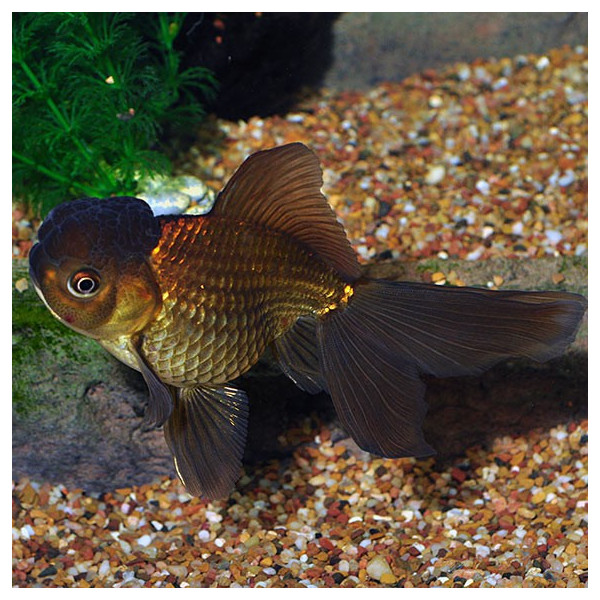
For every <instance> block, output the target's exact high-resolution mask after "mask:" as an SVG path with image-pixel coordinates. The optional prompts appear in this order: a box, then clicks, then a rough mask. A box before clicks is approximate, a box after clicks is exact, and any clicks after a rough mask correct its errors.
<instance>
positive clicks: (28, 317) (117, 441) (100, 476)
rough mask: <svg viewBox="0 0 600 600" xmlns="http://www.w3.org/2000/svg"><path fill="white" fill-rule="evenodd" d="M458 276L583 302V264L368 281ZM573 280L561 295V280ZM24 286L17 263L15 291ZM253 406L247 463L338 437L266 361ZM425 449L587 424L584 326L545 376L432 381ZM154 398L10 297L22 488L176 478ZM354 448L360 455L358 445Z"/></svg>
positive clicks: (17, 473)
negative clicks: (325, 431) (155, 425)
mask: <svg viewBox="0 0 600 600" xmlns="http://www.w3.org/2000/svg"><path fill="white" fill-rule="evenodd" d="M450 267H451V268H452V269H454V270H455V271H457V272H458V274H459V276H460V278H461V279H462V280H463V281H465V282H466V283H467V284H468V285H486V283H487V282H488V281H491V280H492V279H493V276H494V275H502V277H503V278H504V284H503V286H502V287H503V288H521V289H554V288H555V289H568V290H571V291H576V292H579V293H584V294H585V293H586V289H587V283H586V281H587V279H586V277H587V271H586V264H585V262H583V261H582V260H580V259H566V258H559V259H543V260H535V261H509V260H499V261H496V260H494V261H486V262H481V263H473V262H453V264H452V265H449V264H448V262H444V261H431V260H427V261H421V262H418V263H400V262H386V263H381V264H374V265H371V266H369V267H368V268H367V269H366V272H367V274H368V275H370V276H373V277H383V278H388V279H405V280H422V279H427V278H428V277H429V276H430V275H431V273H432V272H434V271H440V270H442V271H444V270H446V268H450ZM559 272H561V273H562V274H563V275H565V280H564V281H563V282H561V283H560V284H558V285H557V284H554V283H553V280H552V275H554V274H557V273H559ZM24 278H26V265H25V264H22V263H19V262H17V261H15V266H14V268H13V279H14V280H15V281H18V280H23V279H24ZM238 384H239V386H240V387H243V388H244V389H245V390H246V391H247V392H248V395H249V397H250V400H251V418H250V431H249V438H248V444H247V450H246V456H245V461H246V462H247V463H256V462H257V461H262V460H268V459H269V458H274V457H282V456H286V455H289V454H290V453H291V451H292V450H293V449H294V447H296V445H297V444H298V443H302V442H310V440H311V439H312V438H313V437H314V436H315V435H316V434H317V433H318V432H319V431H320V428H321V426H322V424H323V423H324V424H326V425H329V426H330V427H332V428H333V430H334V439H336V440H341V439H343V438H344V437H345V434H344V432H343V431H342V430H341V429H340V428H339V426H338V425H337V420H336V417H335V413H334V411H333V408H332V404H331V400H330V399H329V397H328V396H327V395H325V394H319V395H316V396H310V395H308V394H305V393H304V392H302V391H301V390H299V389H298V388H297V387H296V386H295V385H294V384H293V383H292V382H291V381H289V380H288V379H287V378H286V377H285V376H284V375H282V374H281V373H280V372H279V370H278V369H277V367H275V366H274V365H273V364H272V363H271V362H269V360H268V358H266V359H265V360H263V361H261V363H259V364H258V365H257V366H256V367H255V368H254V369H253V370H252V371H251V372H250V373H249V374H247V375H246V376H244V377H242V378H241V380H240V381H239V382H238ZM426 398H427V402H428V404H429V407H430V408H429V412H428V415H427V417H426V421H425V433H426V437H427V439H428V441H429V442H430V443H431V444H432V445H433V446H434V447H435V448H436V449H437V451H438V452H439V456H440V457H441V458H444V457H448V456H453V455H456V454H460V453H461V452H463V451H464V450H465V448H467V447H468V446H470V445H472V444H485V443H486V442H488V441H489V440H491V439H493V438H494V437H496V436H498V435H503V434H508V433H519V432H524V431H527V430H528V429H531V428H535V427H551V426H553V425H556V424H558V423H564V422H568V421H569V420H573V419H580V418H582V417H584V416H585V415H586V414H587V317H586V320H585V321H584V324H583V326H582V328H581V330H580V332H579V334H578V337H577V340H576V342H575V344H574V345H573V347H572V348H571V349H570V350H569V352H568V353H567V354H566V355H565V356H563V357H561V358H558V359H556V360H554V361H551V362H550V363H546V364H544V365H538V364H534V363H532V362H528V361H522V360H518V361H507V362H505V363H503V364H501V365H498V366H497V367H496V368H494V369H492V370H491V371H489V372H488V373H486V374H485V375H483V376H481V377H465V378H452V379H443V380H441V379H440V380H436V379H432V378H429V379H428V390H427V397H426ZM146 402H147V391H146V388H145V384H144V382H143V380H142V378H141V376H140V375H139V374H138V373H137V372H135V371H132V370H131V369H128V368H127V367H125V366H123V365H122V364H121V363H119V362H118V361H116V360H115V359H113V358H112V357H111V356H109V355H108V354H107V353H106V352H104V350H102V349H101V348H100V347H99V346H98V345H97V344H96V343H95V342H93V341H92V340H88V339H86V338H85V337H83V336H80V335H77V334H75V333H73V332H71V331H70V330H68V329H67V328H66V327H64V326H62V325H61V324H60V323H58V322H57V321H56V320H55V319H53V317H51V315H50V313H49V312H48V311H47V310H46V308H45V307H44V306H43V305H42V304H41V302H40V301H39V299H38V298H37V296H36V294H35V292H34V291H33V289H32V288H31V287H29V289H27V290H25V291H23V292H18V291H16V290H14V291H13V477H14V478H15V479H16V478H20V477H22V476H29V477H31V478H34V479H36V480H49V481H53V482H61V483H64V484H66V485H70V486H77V487H83V488H84V489H87V490H96V491H101V490H106V489H111V488H116V487H124V486H129V485H133V484H142V483H148V482H150V481H152V480H154V479H156V478H158V477H161V476H165V475H174V472H173V468H172V463H171V458H170V455H169V452H168V450H167V447H166V445H165V442H164V440H163V436H162V432H161V431H160V430H155V429H148V428H147V427H145V426H144V424H143V413H144V407H145V405H146ZM349 445H350V446H352V444H349Z"/></svg>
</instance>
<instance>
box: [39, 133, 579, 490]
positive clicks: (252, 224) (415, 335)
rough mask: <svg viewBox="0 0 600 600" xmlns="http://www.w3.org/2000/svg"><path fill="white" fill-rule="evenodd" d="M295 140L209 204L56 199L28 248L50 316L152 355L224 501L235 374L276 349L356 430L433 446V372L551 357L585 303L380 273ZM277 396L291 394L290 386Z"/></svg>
mask: <svg viewBox="0 0 600 600" xmlns="http://www.w3.org/2000/svg"><path fill="white" fill-rule="evenodd" d="M322 185H323V179H322V171H321V167H320V164H319V160H318V158H317V156H316V155H315V154H314V153H313V152H312V151H311V150H309V149H308V148H307V147H306V146H305V145H303V144H300V143H292V144H287V145H284V146H280V147H276V148H272V149H268V150H263V151H260V152H257V153H255V154H253V155H251V156H250V157H248V158H247V159H246V160H245V161H244V162H243V163H242V164H241V166H240V167H239V168H238V169H237V171H236V172H235V173H234V174H233V176H232V177H231V179H230V180H229V181H228V182H227V184H226V185H225V187H224V188H223V189H222V191H221V192H220V193H219V194H218V195H217V197H216V200H215V203H214V205H213V207H212V209H211V210H210V212H208V213H206V214H204V215H168V216H154V214H153V213H152V210H151V209H150V207H149V206H148V204H147V203H146V202H144V201H143V200H140V199H138V198H134V197H111V198H107V199H99V198H82V199H76V200H71V201H68V202H65V203H63V204H61V205H59V206H57V207H55V208H54V209H53V210H52V211H51V212H50V213H49V214H48V216H47V218H46V219H45V220H44V221H43V223H42V225H41V227H40V229H39V232H38V241H37V243H36V244H35V245H34V247H33V248H32V250H31V253H30V276H31V280H32V282H33V284H34V286H35V289H36V291H37V292H38V294H39V295H40V297H41V298H42V300H43V301H44V303H45V304H46V306H47V307H48V309H49V310H50V311H51V312H52V314H53V315H54V316H55V317H56V318H58V319H59V320H60V321H62V322H63V323H64V324H65V325H67V326H68V327H70V328H71V329H73V330H75V331H77V332H79V333H81V334H83V335H86V336H89V337H90V338H93V339H95V340H97V342H98V343H100V344H101V345H102V346H103V347H104V348H105V349H106V350H107V351H108V352H110V353H111V354H112V355H114V356H115V357H116V358H117V359H119V360H120V361H122V362H123V363H125V364H126V365H128V366H129V367H132V368H133V369H136V370H137V371H139V372H140V373H141V375H142V376H143V378H144V380H145V382H146V384H147V386H148V390H149V400H148V405H147V409H146V419H147V421H148V423H149V424H151V425H154V426H163V430H164V436H165V440H166V443H167V445H168V447H169V449H170V451H171V453H172V455H173V459H174V465H175V469H176V471H177V473H178V475H179V477H180V479H181V481H182V482H183V484H184V485H185V487H186V489H187V491H188V492H189V493H190V494H192V495H196V496H204V497H207V498H209V499H215V498H219V497H222V496H224V495H226V494H227V493H228V492H230V491H231V489H232V488H233V486H234V485H235V483H236V481H237V479H238V478H239V476H240V474H241V469H242V456H243V452H244V447H245V442H246V435H247V425H248V414H249V401H248V397H247V395H246V394H245V393H244V391H243V390H241V389H238V388H237V387H236V386H234V385H232V384H231V382H232V381H233V380H235V379H236V378H238V377H239V376H240V375H242V374H243V373H245V372H246V371H248V370H249V369H250V368H251V367H252V366H253V365H254V364H255V363H256V362H257V361H258V360H259V358H260V357H261V356H262V355H263V353H264V352H265V351H266V350H267V349H268V348H269V349H271V351H272V353H273V356H274V357H275V359H276V361H277V362H278V364H279V365H280V367H281V369H282V371H283V372H284V373H285V374H286V375H287V376H288V377H289V378H290V379H292V380H293V381H294V382H295V383H296V384H297V385H298V386H299V387H300V388H302V389H303V390H305V391H306V392H309V393H316V392H320V391H325V392H327V393H328V394H329V395H330V396H331V398H332V401H333V404H334V406H335V409H336V411H337V414H338V416H339V419H340V421H341V423H342V425H343V427H344V428H345V429H346V431H347V433H349V435H350V436H351V437H352V438H353V439H354V440H355V441H356V443H357V444H358V445H359V446H360V447H361V448H362V449H364V450H366V451H368V452H370V453H373V454H376V455H379V456H384V457H391V458H395V457H404V456H415V457H424V456H428V455H430V454H432V453H433V450H432V447H431V446H430V445H429V444H428V443H427V441H426V440H425V438H424V434H423V431H422V424H423V420H424V417H425V413H426V410H427V407H426V403H425V400H424V396H425V384H424V382H423V381H422V379H421V376H422V375H433V376H437V377H450V376H458V375H476V374H479V373H482V372H483V371H484V370H485V369H488V368H489V367H491V366H492V365H494V364H495V363H497V362H499V361H501V360H504V359H507V358H510V357H525V358H529V359H533V360H536V361H547V360H549V359H552V358H555V357H557V356H559V355H560V354H561V353H563V352H564V351H565V349H566V348H567V347H568V345H569V344H570V343H571V342H572V341H573V340H574V337H575V334H576V332H577V330H578V327H579V324H580V321H581V319H582V317H583V315H584V313H585V310H586V306H587V301H586V299H585V298H584V297H583V296H580V295H577V294H572V293H567V292H562V291H512V290H511V291H497V290H489V289H479V288H474V287H451V286H437V285H433V284H427V283H420V282H398V281H386V280H378V279H368V278H366V277H364V276H363V275H362V271H361V268H360V266H359V262H358V260H357V258H356V254H355V252H354V251H353V249H352V246H351V245H350V242H349V240H348V238H347V237H346V234H345V231H344V228H343V226H342V224H341V223H340V221H338V219H337V218H336V215H335V213H334V211H333V209H332V208H331V207H330V205H329V203H328V202H327V200H326V198H325V196H324V195H323V193H322V191H321V188H322ZM274 401H275V399H274Z"/></svg>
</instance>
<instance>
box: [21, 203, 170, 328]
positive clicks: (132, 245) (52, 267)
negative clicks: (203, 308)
mask: <svg viewBox="0 0 600 600" xmlns="http://www.w3.org/2000/svg"><path fill="white" fill-rule="evenodd" d="M159 238H160V226H159V224H158V221H157V219H156V218H155V217H154V215H153V214H152V211H151V209H150V207H149V206H148V205H147V204H146V203H145V202H144V201H143V200H139V199H137V198H129V197H124V198H110V199H106V200H102V199H99V198H83V199H80V200H72V201H70V202H66V203H64V204H61V205H59V206H57V207H56V208H54V209H53V210H52V211H51V212H50V213H49V215H48V216H47V218H46V219H45V220H44V222H43V223H42V225H41V227H40V229H39V232H38V242H37V243H36V244H35V245H34V246H33V248H32V249H31V252H30V256H29V273H30V276H31V279H32V281H33V284H34V287H35V289H36V291H37V293H38V294H39V296H40V297H41V298H42V300H43V301H44V303H45V304H46V306H47V307H48V309H49V310H50V312H51V313H52V314H53V315H54V316H55V317H56V318H58V319H59V320H60V321H62V322H63V323H64V324H65V325H67V326H69V327H70V328H71V329H74V330H75V331H78V332H79V333H82V334H84V335H87V336H89V337H92V338H94V339H98V340H108V339H115V338H119V337H121V336H131V335H133V334H135V333H136V332H139V331H140V330H141V329H143V328H144V327H145V326H146V325H147V324H148V322H149V321H150V320H151V319H152V318H153V317H154V316H155V315H156V313H157V312H158V310H159V309H160V305H161V294H160V290H159V287H158V284H157V282H156V279H155V277H154V274H153V272H152V269H151V267H150V261H149V258H150V256H151V253H152V250H153V249H154V248H155V247H156V246H157V244H158V241H159Z"/></svg>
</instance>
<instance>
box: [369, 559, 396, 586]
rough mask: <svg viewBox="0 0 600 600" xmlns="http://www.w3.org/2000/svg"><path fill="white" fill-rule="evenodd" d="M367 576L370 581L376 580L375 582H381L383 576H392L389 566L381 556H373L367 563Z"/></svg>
mask: <svg viewBox="0 0 600 600" xmlns="http://www.w3.org/2000/svg"><path fill="white" fill-rule="evenodd" d="M367 575H368V576H369V577H371V579H376V580H377V581H381V579H382V577H384V576H385V575H387V576H389V575H392V577H393V576H394V574H393V573H392V569H391V568H390V565H389V564H388V562H387V560H385V558H384V557H383V556H375V557H374V558H372V559H371V560H370V561H369V562H368V563H367ZM394 579H395V578H394Z"/></svg>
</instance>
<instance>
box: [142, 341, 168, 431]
mask: <svg viewBox="0 0 600 600" xmlns="http://www.w3.org/2000/svg"><path fill="white" fill-rule="evenodd" d="M133 353H134V355H135V357H136V359H137V363H138V367H139V369H140V373H141V374H142V376H143V378H144V381H145V382H146V385H147V386H148V391H149V392H150V398H149V400H148V406H147V408H146V414H145V415H144V420H145V421H146V423H148V424H149V425H156V426H160V425H162V424H163V423H164V422H165V421H166V420H167V419H168V418H169V415H170V414H171V411H172V410H173V396H174V391H173V389H172V388H171V387H170V386H168V385H167V384H166V383H163V382H162V381H161V380H160V379H159V378H158V377H157V376H156V375H155V373H154V371H153V370H152V369H151V368H150V367H149V366H148V365H147V364H146V361H145V360H144V359H143V358H142V356H141V354H140V353H139V352H137V351H133Z"/></svg>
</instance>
